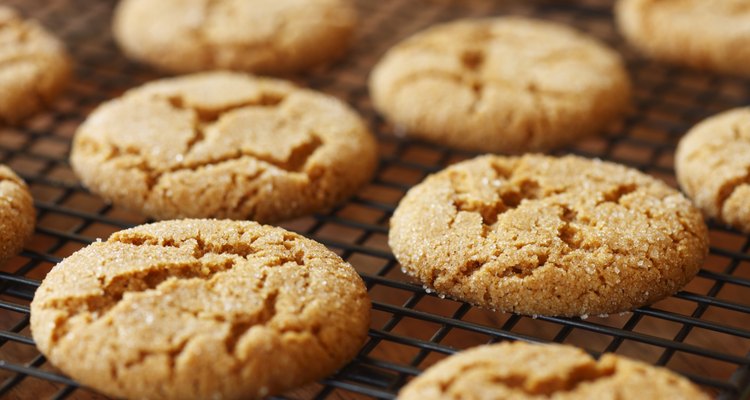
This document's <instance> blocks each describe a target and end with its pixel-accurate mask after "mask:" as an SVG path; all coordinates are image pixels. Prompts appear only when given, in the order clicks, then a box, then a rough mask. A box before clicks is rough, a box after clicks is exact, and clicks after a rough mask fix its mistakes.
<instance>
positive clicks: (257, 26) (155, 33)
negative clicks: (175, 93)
mask: <svg viewBox="0 0 750 400" xmlns="http://www.w3.org/2000/svg"><path fill="white" fill-rule="evenodd" d="M356 17H357V15H356V9H355V7H354V5H353V4H352V2H351V0H316V1H307V0H194V1H188V2H186V1H183V0H160V1H158V2H156V3H155V2H154V1H152V0H123V1H121V2H120V4H119V5H118V7H117V9H116V10H115V16H114V22H113V30H114V36H115V39H116V40H117V42H118V43H119V45H120V47H121V48H122V49H123V50H124V52H125V53H126V55H128V56H130V57H131V58H133V59H135V60H138V61H141V62H144V63H147V64H150V65H153V66H155V67H157V68H160V69H163V70H167V71H172V72H181V73H184V72H196V71H203V70H213V69H232V70H241V71H248V72H256V73H268V74H281V73H290V72H301V71H305V70H308V69H310V68H313V67H316V66H318V65H321V64H325V63H328V62H330V61H332V60H334V59H336V58H338V57H339V56H341V55H342V54H343V53H344V51H345V50H346V49H347V47H348V46H349V42H350V40H351V38H352V36H353V33H354V27H355V24H356V20H357V18H356Z"/></svg>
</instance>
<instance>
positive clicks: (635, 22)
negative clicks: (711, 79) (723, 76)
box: [615, 0, 750, 76]
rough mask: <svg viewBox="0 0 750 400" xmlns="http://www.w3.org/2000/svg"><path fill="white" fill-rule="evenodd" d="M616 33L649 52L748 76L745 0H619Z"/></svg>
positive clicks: (749, 12) (749, 34) (749, 9)
mask: <svg viewBox="0 0 750 400" xmlns="http://www.w3.org/2000/svg"><path fill="white" fill-rule="evenodd" d="M615 16H616V19H617V22H618V27H619V30H620V32H621V33H622V35H623V36H624V37H625V38H626V39H627V40H628V42H630V44H632V45H633V46H634V47H636V48H638V49H639V50H640V51H642V52H643V53H645V54H646V55H648V56H649V57H653V58H656V59H658V60H662V61H666V62H671V63H675V64H682V65H687V66H690V67H693V68H699V69H707V70H712V71H716V72H722V73H729V74H734V75H743V76H750V68H748V65H750V29H749V28H748V26H750V2H748V1H747V0H721V1H706V0H620V1H619V2H618V3H617V5H616V7H615Z"/></svg>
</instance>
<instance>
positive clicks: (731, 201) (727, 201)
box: [675, 108, 750, 233]
mask: <svg viewBox="0 0 750 400" xmlns="http://www.w3.org/2000/svg"><path fill="white" fill-rule="evenodd" d="M675 172H676V174H677V179H678V181H679V182H680V186H681V187H682V189H683V190H684V191H685V193H686V194H687V195H688V196H689V197H690V198H691V199H693V201H694V202H695V204H696V205H697V206H698V207H699V208H700V209H701V210H703V212H704V213H705V214H706V215H707V216H709V217H711V218H715V219H716V220H718V221H720V222H722V223H726V224H728V225H731V226H733V227H735V228H737V229H739V230H741V231H743V232H745V233H750V206H749V205H748V199H750V108H738V109H734V110H730V111H725V112H723V113H721V114H718V115H715V116H713V117H711V118H708V119H706V120H705V121H703V122H701V123H699V124H698V125H696V126H695V127H693V129H691V130H690V131H689V132H688V133H687V134H686V135H685V136H683V137H682V139H681V140H680V143H679V145H678V146H677V152H676V153H675Z"/></svg>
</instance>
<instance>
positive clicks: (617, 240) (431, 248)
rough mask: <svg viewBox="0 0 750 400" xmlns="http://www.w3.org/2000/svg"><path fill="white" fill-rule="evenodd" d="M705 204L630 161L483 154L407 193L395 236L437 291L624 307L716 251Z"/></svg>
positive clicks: (502, 300) (667, 286)
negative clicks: (628, 163)
mask: <svg viewBox="0 0 750 400" xmlns="http://www.w3.org/2000/svg"><path fill="white" fill-rule="evenodd" d="M707 232H708V229H707V228H706V225H705V223H704V222H703V219H702V216H701V214H700V212H699V211H698V210H697V209H696V208H695V207H694V206H693V205H692V204H691V203H690V201H688V200H687V199H686V198H685V197H684V196H683V195H682V194H680V193H679V192H678V191H676V190H674V189H672V188H670V187H668V186H667V185H666V184H664V183H663V182H661V181H658V180H656V179H654V178H652V177H650V176H647V175H645V174H643V173H641V172H639V171H636V170H634V169H630V168H627V167H624V166H621V165H617V164H613V163H609V162H604V161H599V160H589V159H585V158H581V157H576V156H566V157H562V158H557V157H551V156H541V155H525V156H523V157H501V156H483V157H478V158H475V159H472V160H468V161H465V162H461V163H458V164H455V165H453V166H450V167H448V168H446V169H445V170H443V171H440V172H438V173H436V174H434V175H431V176H429V177H428V178H427V179H425V180H424V181H423V182H422V183H420V184H419V185H417V186H415V187H413V188H412V189H411V190H409V192H408V193H407V194H406V196H405V197H404V198H403V199H402V200H401V202H400V203H399V205H398V207H397V209H396V211H395V212H394V215H393V218H392V219H391V230H390V232H389V237H388V243H389V245H390V246H391V249H392V250H393V253H394V255H395V256H396V258H397V259H398V261H399V262H400V263H401V265H402V266H403V268H404V270H405V272H407V273H408V274H410V275H412V276H414V277H416V278H417V279H418V280H419V281H420V282H421V283H423V284H424V285H426V287H428V288H429V289H431V290H435V291H436V292H437V293H439V294H442V295H447V296H450V297H453V298H456V299H459V300H463V301H466V302H469V303H472V304H476V305H479V306H482V307H486V308H490V309H497V310H500V311H506V312H515V313H521V314H527V315H557V316H582V315H588V314H592V315H598V314H606V313H616V312H621V311H627V310H632V309H634V308H636V307H639V306H642V305H645V304H650V303H653V302H655V301H657V300H659V299H662V298H664V297H666V296H669V295H670V294H672V293H674V292H675V291H677V290H678V289H680V288H681V287H682V286H683V285H685V284H686V283H687V282H688V281H690V280H691V279H692V278H693V277H694V276H695V274H696V273H697V272H698V270H699V269H700V267H701V265H702V263H703V260H704V258H705V257H706V254H707V252H708V233H707Z"/></svg>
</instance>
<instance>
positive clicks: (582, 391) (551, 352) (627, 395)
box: [398, 342, 709, 400]
mask: <svg viewBox="0 0 750 400" xmlns="http://www.w3.org/2000/svg"><path fill="white" fill-rule="evenodd" d="M550 398H552V399H556V400H582V399H591V400H593V399H620V400H639V399H654V400H655V399H683V400H708V399H709V397H708V396H707V395H706V394H705V393H703V392H701V390H700V389H699V388H698V387H696V386H695V385H694V384H692V383H691V382H690V381H688V380H687V379H685V378H683V377H681V376H679V375H677V374H675V373H673V372H671V371H669V370H668V369H666V368H659V367H654V366H652V365H648V364H646V363H643V362H639V361H635V360H631V359H629V358H626V357H622V356H619V355H615V354H604V355H602V357H601V358H600V359H599V360H595V359H594V358H593V357H591V356H590V355H588V354H586V352H584V351H583V350H580V349H577V348H575V347H573V346H565V345H558V344H544V345H542V344H528V343H523V342H513V343H508V342H504V343H499V344H493V345H488V346H479V347H474V348H472V349H469V350H466V351H462V352H460V353H457V354H455V355H453V356H451V357H448V358H446V359H444V360H442V361H440V362H438V363H437V364H435V365H434V366H432V367H430V368H429V369H427V370H426V371H425V372H424V373H423V374H422V375H420V376H418V377H417V378H415V379H414V380H413V381H411V382H410V383H409V384H408V385H406V386H405V387H404V388H403V389H401V391H400V392H399V395H398V399H399V400H424V399H443V400H453V399H456V400H458V399H515V400H525V399H550Z"/></svg>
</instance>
